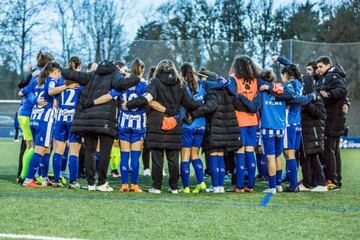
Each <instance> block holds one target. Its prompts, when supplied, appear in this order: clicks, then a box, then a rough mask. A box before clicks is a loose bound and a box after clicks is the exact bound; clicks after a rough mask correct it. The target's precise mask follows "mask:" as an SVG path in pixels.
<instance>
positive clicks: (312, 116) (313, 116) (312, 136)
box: [301, 75, 326, 154]
mask: <svg viewBox="0 0 360 240" xmlns="http://www.w3.org/2000/svg"><path fill="white" fill-rule="evenodd" d="M303 79H304V83H305V86H304V95H306V94H309V93H312V92H313V91H314V88H313V79H312V77H311V76H310V75H305V76H304V77H303ZM325 119H326V111H325V107H324V104H323V102H322V100H321V99H317V100H316V101H313V102H311V103H309V104H308V105H305V106H302V108H301V125H302V143H303V150H304V153H305V154H316V153H321V152H322V151H323V149H324V133H325Z"/></svg>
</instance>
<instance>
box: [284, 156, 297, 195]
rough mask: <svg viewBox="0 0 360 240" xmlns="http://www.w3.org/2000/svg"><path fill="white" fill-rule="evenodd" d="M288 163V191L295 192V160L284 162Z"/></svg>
mask: <svg viewBox="0 0 360 240" xmlns="http://www.w3.org/2000/svg"><path fill="white" fill-rule="evenodd" d="M286 162H287V163H288V176H289V181H290V189H292V190H295V189H296V187H297V185H298V182H297V162H296V159H289V160H287V161H286Z"/></svg>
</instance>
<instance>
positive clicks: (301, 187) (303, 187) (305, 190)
mask: <svg viewBox="0 0 360 240" xmlns="http://www.w3.org/2000/svg"><path fill="white" fill-rule="evenodd" d="M299 191H300V192H308V191H310V188H307V187H305V186H304V184H302V183H301V184H300V185H299Z"/></svg>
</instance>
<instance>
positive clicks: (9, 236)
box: [0, 233, 82, 240]
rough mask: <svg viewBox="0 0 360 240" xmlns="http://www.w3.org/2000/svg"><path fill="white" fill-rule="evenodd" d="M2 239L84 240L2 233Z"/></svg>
mask: <svg viewBox="0 0 360 240" xmlns="http://www.w3.org/2000/svg"><path fill="white" fill-rule="evenodd" d="M0 238H11V239H31V240H82V239H80V238H62V237H48V236H35V235H30V234H11V233H10V234H8V233H0Z"/></svg>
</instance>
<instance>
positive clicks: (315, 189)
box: [310, 185, 328, 192]
mask: <svg viewBox="0 0 360 240" xmlns="http://www.w3.org/2000/svg"><path fill="white" fill-rule="evenodd" d="M310 191H311V192H327V191H328V188H327V187H326V186H321V185H319V186H316V187H314V188H313V189H311V190H310Z"/></svg>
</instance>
